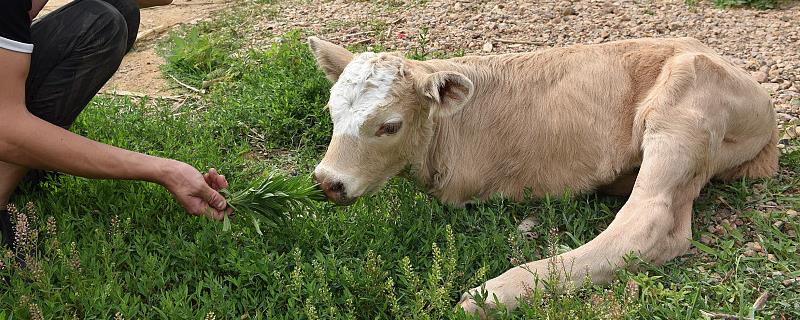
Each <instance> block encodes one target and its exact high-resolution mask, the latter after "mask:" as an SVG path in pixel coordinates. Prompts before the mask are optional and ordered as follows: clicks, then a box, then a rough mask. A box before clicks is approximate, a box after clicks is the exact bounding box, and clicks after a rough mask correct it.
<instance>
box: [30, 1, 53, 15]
mask: <svg viewBox="0 0 800 320" xmlns="http://www.w3.org/2000/svg"><path fill="white" fill-rule="evenodd" d="M47 1H49V0H31V10H30V11H28V15H29V16H30V17H31V20H33V18H36V16H38V15H39V12H41V11H42V8H44V6H45V5H46V4H47Z"/></svg>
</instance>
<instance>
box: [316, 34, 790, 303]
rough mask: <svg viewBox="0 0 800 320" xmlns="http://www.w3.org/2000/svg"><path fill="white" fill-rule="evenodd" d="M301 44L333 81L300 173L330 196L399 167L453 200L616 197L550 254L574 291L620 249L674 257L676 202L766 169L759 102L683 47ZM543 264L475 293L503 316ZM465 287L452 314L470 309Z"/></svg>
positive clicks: (614, 263)
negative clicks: (402, 48)
mask: <svg viewBox="0 0 800 320" xmlns="http://www.w3.org/2000/svg"><path fill="white" fill-rule="evenodd" d="M309 44H310V46H311V49H312V50H313V52H314V54H315V56H316V58H317V60H318V64H319V66H320V67H321V69H322V70H323V71H324V72H325V73H326V75H327V76H328V78H329V79H330V80H331V81H334V82H335V84H334V87H333V89H332V90H331V100H330V103H329V104H328V107H329V108H330V111H331V116H332V119H333V122H334V133H333V137H332V139H331V143H330V146H329V148H328V150H327V152H326V154H325V157H324V158H323V160H322V161H321V163H320V164H319V165H318V166H317V168H316V169H315V177H316V179H317V180H318V181H319V182H320V183H321V185H322V188H323V189H324V191H325V192H326V194H327V195H328V196H329V198H330V199H331V200H333V201H335V202H338V203H342V204H347V203H350V202H352V201H353V200H354V199H355V198H357V197H359V196H361V195H364V194H367V193H370V192H373V191H375V190H377V189H379V188H380V187H381V186H382V185H383V184H384V182H385V181H386V180H388V179H389V178H391V177H392V176H395V175H398V174H401V173H402V174H405V175H407V176H408V177H409V178H410V179H413V180H415V181H417V182H418V183H419V184H421V185H423V186H424V187H426V188H427V189H428V190H430V193H431V194H433V195H434V196H436V197H437V198H439V199H440V200H441V201H443V202H446V203H449V204H453V205H457V206H458V205H463V204H465V203H467V202H469V201H473V200H480V199H485V198H487V197H489V196H491V195H493V194H498V193H499V194H501V195H503V196H506V197H510V198H514V199H519V198H520V197H522V196H523V192H524V191H525V190H526V189H529V190H530V191H531V192H532V193H533V195H534V196H544V195H547V194H554V195H560V194H563V193H564V192H565V191H568V190H569V191H573V192H592V191H595V190H601V191H602V190H607V191H608V192H610V193H617V194H619V193H622V194H629V195H630V197H629V199H628V201H627V202H626V203H625V205H624V206H623V207H622V209H621V210H620V212H619V213H618V214H617V216H616V218H615V219H614V221H613V222H612V223H611V224H610V225H609V226H608V228H607V229H606V230H605V231H603V232H602V233H601V234H600V235H599V236H597V237H596V238H595V239H593V240H591V241H590V242H588V243H586V244H584V245H583V246H581V247H579V248H577V249H575V250H572V251H570V252H567V253H564V254H561V255H559V256H557V257H554V258H555V259H556V260H555V261H558V262H559V264H560V265H561V266H562V268H561V269H563V270H561V271H560V272H559V274H558V275H556V276H557V277H560V278H561V279H564V280H565V281H567V280H568V281H573V282H575V285H577V286H579V285H581V283H582V282H583V280H584V278H585V276H590V277H591V280H592V281H594V282H596V283H602V282H607V281H609V280H610V279H611V278H612V276H613V272H614V270H615V269H616V268H619V267H620V266H622V264H623V263H624V261H623V256H625V255H626V254H629V253H635V254H637V255H639V256H640V257H641V258H642V259H644V260H646V261H648V262H651V263H655V264H660V263H664V262H666V261H668V260H670V259H672V258H675V257H676V256H679V255H681V254H683V253H684V252H685V251H686V250H687V249H688V247H689V240H690V239H691V237H692V235H691V226H690V223H691V214H692V203H693V201H694V199H695V198H696V197H697V196H698V194H699V192H700V190H701V188H702V187H703V186H704V185H705V184H706V183H707V182H708V181H709V180H710V179H712V178H717V179H721V180H732V179H739V178H741V177H751V178H758V177H767V176H771V175H773V174H774V173H775V171H776V170H777V166H778V162H777V159H778V152H777V148H776V140H777V131H776V126H775V113H774V111H773V109H772V105H771V103H770V98H769V95H768V94H767V93H766V92H765V91H764V89H762V88H761V87H760V86H759V85H758V84H757V83H756V82H754V81H753V80H752V79H751V78H750V77H749V76H748V74H747V73H746V72H745V71H743V70H741V69H739V68H737V67H735V66H733V65H731V63H730V62H728V61H726V60H725V59H723V58H722V57H720V56H719V55H718V54H716V53H715V52H713V51H712V50H711V49H709V48H708V47H706V46H705V45H703V44H701V43H700V42H699V41H697V40H695V39H690V38H680V39H638V40H627V41H618V42H610V43H605V44H598V45H585V46H584V45H577V46H571V47H566V48H555V49H550V50H546V51H541V52H535V53H523V54H504V55H493V56H469V57H462V58H454V59H446V60H429V61H412V60H408V59H405V58H403V57H402V56H401V55H398V54H395V53H377V54H375V53H361V54H353V53H350V52H348V51H347V50H346V49H344V48H342V47H340V46H337V45H334V44H331V43H329V42H325V41H322V40H320V39H317V38H313V37H312V38H309ZM404 169H405V170H404ZM551 269H553V268H548V259H546V260H539V261H534V262H530V263H527V264H524V265H520V266H518V267H515V268H512V269H510V270H508V271H507V272H505V273H503V274H501V275H499V276H498V277H496V278H494V279H491V280H489V281H487V282H486V283H485V284H484V285H483V286H482V287H483V288H485V290H486V291H487V292H488V294H489V300H490V301H495V299H496V301H498V302H501V303H503V304H505V305H506V306H507V307H509V308H512V309H513V308H515V307H516V306H517V304H518V301H517V299H518V298H520V297H523V296H525V295H526V293H528V292H530V289H533V288H536V287H537V286H538V285H539V283H538V282H537V281H536V280H535V279H536V278H537V277H538V278H540V279H544V278H548V277H550V276H551V275H550V274H549V272H551ZM481 290H482V288H481V287H478V288H475V289H472V290H469V291H468V292H466V293H464V295H463V296H462V299H461V301H460V302H459V305H460V306H461V307H463V308H464V309H466V310H468V311H471V312H479V313H482V312H483V310H481V309H480V308H479V307H478V305H477V303H476V301H475V299H474V298H473V297H474V294H476V293H477V292H480V291H481ZM489 305H490V306H491V305H492V303H490V304H489Z"/></svg>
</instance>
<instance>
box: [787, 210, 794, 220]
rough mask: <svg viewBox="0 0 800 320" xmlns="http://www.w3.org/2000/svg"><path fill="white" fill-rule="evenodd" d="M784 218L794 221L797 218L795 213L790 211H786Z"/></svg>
mask: <svg viewBox="0 0 800 320" xmlns="http://www.w3.org/2000/svg"><path fill="white" fill-rule="evenodd" d="M786 216H787V217H789V218H790V219H794V218H796V217H797V211H794V210H792V209H789V210H786Z"/></svg>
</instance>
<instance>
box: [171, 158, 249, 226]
mask: <svg viewBox="0 0 800 320" xmlns="http://www.w3.org/2000/svg"><path fill="white" fill-rule="evenodd" d="M162 185H164V186H165V187H166V188H167V189H168V190H169V192H170V193H172V195H173V196H174V197H175V200H176V201H178V203H180V205H181V206H183V208H184V209H186V211H187V212H189V213H190V214H192V215H196V216H207V217H209V218H212V219H214V220H222V219H223V218H224V217H225V216H226V215H230V214H231V212H232V211H233V209H231V208H228V204H227V202H226V201H225V198H224V197H223V196H222V195H221V194H220V193H219V192H218V190H222V189H225V188H227V187H228V181H227V180H225V176H223V175H220V174H219V173H217V171H216V170H215V169H211V170H209V171H208V173H207V174H205V175H203V174H201V173H200V172H199V171H197V169H195V168H194V167H192V166H190V165H188V164H185V163H183V162H179V161H175V162H173V163H172V164H171V165H170V167H169V168H168V169H167V170H166V176H165V178H164V181H163V183H162Z"/></svg>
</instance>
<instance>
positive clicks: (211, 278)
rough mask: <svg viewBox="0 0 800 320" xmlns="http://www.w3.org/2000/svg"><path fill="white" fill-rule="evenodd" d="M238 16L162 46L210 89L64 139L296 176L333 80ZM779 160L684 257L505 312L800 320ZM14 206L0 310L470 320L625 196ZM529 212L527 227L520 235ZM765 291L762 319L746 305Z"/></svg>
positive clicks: (86, 198)
mask: <svg viewBox="0 0 800 320" xmlns="http://www.w3.org/2000/svg"><path fill="white" fill-rule="evenodd" d="M250 5H251V4H248V6H250ZM242 10H244V9H242ZM246 16H248V15H241V14H239V15H226V16H223V17H221V18H219V19H218V20H216V21H214V22H211V23H205V24H201V25H199V26H196V27H194V28H192V29H189V30H186V31H185V32H183V33H180V34H176V35H175V36H174V37H173V38H172V39H171V40H170V43H169V44H168V45H167V46H166V48H165V54H166V55H167V56H168V61H169V65H168V66H167V67H166V69H165V72H166V73H168V74H171V75H174V76H175V77H177V78H178V79H180V80H181V81H184V82H188V83H191V84H192V85H196V86H201V85H202V84H203V82H204V81H206V82H207V83H210V85H208V86H207V87H208V91H209V92H208V94H206V95H203V96H202V97H198V98H197V99H192V100H191V101H189V102H187V103H184V104H181V105H178V106H173V104H172V103H171V102H170V101H138V100H131V99H127V98H116V97H107V96H99V97H97V98H95V99H94V101H93V102H92V104H91V105H90V106H89V108H88V109H87V111H86V112H84V114H83V115H82V116H81V117H80V119H79V120H78V122H77V123H76V125H75V128H74V130H75V131H76V132H78V133H80V134H82V135H85V136H88V137H90V138H92V139H96V140H99V141H103V142H106V143H110V144H113V145H116V146H120V147H123V148H128V149H132V150H137V151H141V152H145V153H149V154H154V155H159V156H167V157H173V158H177V159H180V160H184V161H187V162H189V163H191V164H193V165H195V166H197V167H199V168H210V167H215V168H218V169H219V171H220V172H222V173H223V174H225V175H227V177H228V178H229V180H230V181H231V191H233V192H237V191H242V190H247V189H248V188H250V187H251V186H252V185H251V184H253V183H255V182H256V181H259V180H260V179H265V178H266V177H268V176H270V175H271V174H273V173H275V172H281V173H282V174H285V175H289V176H303V177H305V176H306V175H307V174H308V173H309V172H310V171H311V168H313V166H314V164H315V163H316V161H317V160H318V159H319V158H320V156H321V154H322V152H323V151H324V147H325V145H326V142H327V139H328V135H329V134H330V132H331V124H330V121H329V119H328V116H327V114H326V111H325V110H324V108H323V107H324V105H325V103H326V102H327V95H328V90H329V88H330V84H329V83H328V82H327V80H326V79H325V78H324V76H323V75H322V73H321V72H319V71H317V69H316V67H315V63H314V61H313V58H312V56H311V54H310V53H309V52H308V50H307V48H306V46H305V44H304V41H303V40H302V39H303V37H302V35H301V34H299V33H289V34H285V35H281V37H280V38H279V39H278V40H276V41H271V42H270V44H269V45H266V46H265V47H264V48H262V49H242V48H243V47H246V46H245V45H244V40H243V39H247V38H248V37H247V36H246V34H247V32H249V31H248V28H247V27H241V26H242V25H246V24H245V23H243V21H242V20H241V19H242V18H237V17H246ZM415 53H416V54H419V55H421V56H418V57H417V58H425V54H424V53H425V50H424V49H420V50H417V51H415ZM781 164H782V167H783V168H784V170H783V171H782V173H781V174H780V175H779V176H778V177H776V178H774V179H768V180H763V181H742V182H738V183H733V184H728V185H721V184H713V185H711V186H709V187H708V188H707V189H706V190H705V191H704V192H703V194H702V195H701V197H700V198H699V199H698V201H697V205H696V206H695V219H694V224H693V227H694V239H695V240H697V242H695V244H694V245H695V248H696V249H694V250H693V251H692V253H690V254H688V255H686V256H683V257H681V258H679V259H676V260H675V261H672V262H670V263H668V264H666V265H664V266H660V267H654V266H650V265H647V264H643V263H640V262H637V261H636V259H635V258H633V257H632V258H631V264H632V265H633V266H638V268H632V269H631V270H633V271H621V272H620V273H619V277H618V280H617V281H616V282H614V283H613V284H611V285H609V286H588V287H586V288H583V289H579V290H568V289H563V288H560V286H555V285H552V286H549V287H548V289H546V290H543V291H539V292H536V293H535V294H534V296H533V297H531V298H530V299H528V300H527V301H526V302H525V303H524V304H523V305H522V307H521V308H520V310H518V311H515V312H513V313H506V312H504V311H502V310H501V311H499V312H498V313H499V314H498V317H499V318H501V319H506V318H517V319H536V318H551V319H567V318H568V319H574V318H602V319H606V318H614V319H622V318H626V319H684V318H690V319H697V318H700V317H701V316H702V315H701V311H710V312H721V313H728V314H737V315H740V316H747V315H748V314H750V313H751V312H754V314H755V317H756V318H758V319H764V318H781V317H784V318H787V319H792V318H800V281H795V280H793V279H798V277H800V271H798V270H800V254H798V238H797V232H798V231H799V230H800V217H798V216H797V215H796V214H795V215H794V216H790V215H787V209H790V208H795V209H796V208H798V205H800V187H798V186H800V184H799V183H798V182H799V180H800V177H798V176H797V174H796V172H797V171H798V170H800V152H794V153H792V154H789V155H786V156H784V157H783V158H782V160H781ZM16 200H17V205H18V206H19V207H20V208H21V209H20V210H19V211H20V212H22V213H23V214H20V215H18V216H19V217H22V216H24V218H20V220H21V221H27V224H28V225H29V228H27V229H26V230H27V233H26V235H27V239H28V241H27V244H26V245H25V246H23V247H24V248H25V249H24V250H23V251H24V252H26V253H30V254H31V255H32V256H33V258H30V259H28V260H27V266H25V267H21V266H20V265H19V264H18V263H17V262H15V259H14V256H13V254H11V255H10V254H5V255H3V257H2V258H0V259H2V260H1V261H2V263H3V265H2V268H1V270H0V278H2V279H3V282H4V283H3V289H2V290H0V319H7V318H10V317H11V316H13V317H14V318H15V319H16V318H22V319H24V318H37V316H38V315H39V314H43V315H44V316H45V317H47V318H56V319H70V318H73V317H77V318H101V319H109V318H114V317H118V318H125V319H153V318H155V319H202V318H203V317H206V316H209V317H210V315H212V314H213V315H214V316H215V317H217V318H219V319H319V318H326V319H327V318H343V319H395V318H408V319H439V318H465V317H466V316H465V315H463V314H460V313H457V312H454V311H453V306H454V305H455V303H456V302H457V301H458V299H459V298H460V295H461V293H462V292H464V291H465V290H467V289H469V288H472V287H474V286H476V285H479V284H480V283H481V282H483V281H485V280H487V279H489V278H491V277H494V276H497V275H499V274H500V273H502V272H503V271H505V270H506V269H508V268H510V267H512V266H513V265H514V264H515V263H520V262H524V261H530V260H534V259H540V258H543V257H546V256H548V255H549V254H551V253H553V252H560V251H563V250H568V249H570V248H576V247H577V246H579V245H581V244H583V243H585V242H587V241H589V240H590V239H592V238H593V237H594V236H596V235H597V234H598V233H599V232H600V231H601V230H603V228H604V227H605V226H606V225H607V224H608V223H610V221H611V220H612V219H613V217H614V213H615V212H616V211H617V210H618V209H619V208H620V207H621V205H622V204H623V203H624V199H622V198H612V197H601V196H597V195H584V196H578V197H567V196H564V197H553V198H549V199H541V200H534V201H527V202H524V203H513V202H509V201H506V200H501V199H493V200H490V201H486V202H484V203H481V204H479V205H476V206H475V207H473V208H469V209H454V208H450V207H447V206H444V205H442V204H440V203H438V202H437V201H436V200H435V199H433V198H431V197H429V196H428V195H426V194H425V193H424V192H421V191H420V190H418V188H417V187H415V186H414V185H413V184H411V183H410V182H408V181H405V180H400V179H395V180H392V181H391V183H390V184H389V186H387V187H386V188H385V189H384V190H383V191H381V192H380V193H378V194H376V195H374V196H371V197H366V198H364V199H361V200H359V201H358V202H357V203H355V204H354V205H353V206H350V207H335V206H332V205H329V204H327V203H307V205H308V206H309V207H308V208H306V209H305V210H307V212H305V214H302V215H298V214H290V215H287V216H286V217H285V218H284V219H280V220H276V221H275V223H274V224H262V225H261V226H260V230H261V232H262V233H263V235H259V234H258V230H257V228H256V226H255V225H254V224H253V223H252V221H251V219H250V218H249V216H247V215H241V214H240V215H237V216H236V217H234V218H233V219H232V220H231V222H232V226H231V231H223V224H222V223H219V222H214V221H210V220H207V219H202V218H194V217H190V216H188V215H187V214H185V213H183V211H182V210H181V208H180V207H179V206H178V205H177V204H176V203H174V202H173V201H172V200H171V198H170V196H169V194H168V192H167V191H165V190H163V189H162V188H160V187H158V186H156V185H153V184H149V183H142V182H130V181H104V180H99V181H94V180H87V179H82V178H76V177H70V176H60V177H57V178H55V179H53V180H51V181H48V182H46V183H45V184H43V185H42V186H41V187H39V188H27V189H26V190H25V192H24V194H23V196H22V197H20V198H17V199H16ZM28 201H32V202H33V203H34V205H33V206H30V207H27V206H24V204H26V203H27V202H28ZM244 203H247V202H246V201H245V202H244ZM527 216H534V217H536V219H537V221H538V223H537V224H536V226H535V228H534V229H533V230H532V231H531V232H530V233H525V234H523V233H521V232H520V231H518V230H517V228H516V226H517V225H518V224H519V222H520V221H521V220H522V219H524V218H525V217H527ZM717 226H719V227H718V228H717ZM700 240H703V241H700ZM753 243H757V245H758V246H757V247H756V246H755V245H754V244H753ZM754 248H755V249H757V250H753V249H754ZM748 250H749V251H748ZM763 292H768V293H769V294H770V295H771V297H770V298H769V300H768V301H767V303H766V306H765V308H764V309H763V310H757V311H755V310H752V311H751V306H752V304H753V302H754V301H755V300H756V298H757V297H759V296H760V295H761V294H762V293H763Z"/></svg>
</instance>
